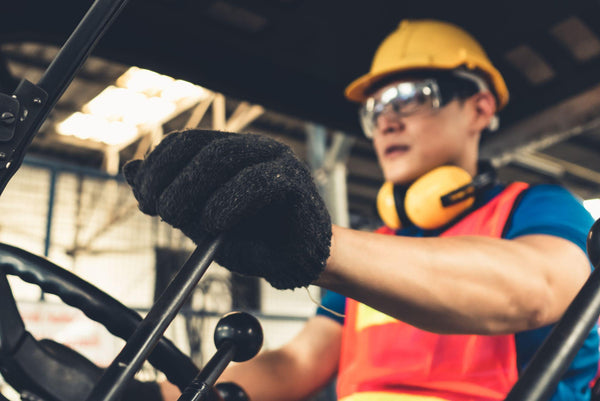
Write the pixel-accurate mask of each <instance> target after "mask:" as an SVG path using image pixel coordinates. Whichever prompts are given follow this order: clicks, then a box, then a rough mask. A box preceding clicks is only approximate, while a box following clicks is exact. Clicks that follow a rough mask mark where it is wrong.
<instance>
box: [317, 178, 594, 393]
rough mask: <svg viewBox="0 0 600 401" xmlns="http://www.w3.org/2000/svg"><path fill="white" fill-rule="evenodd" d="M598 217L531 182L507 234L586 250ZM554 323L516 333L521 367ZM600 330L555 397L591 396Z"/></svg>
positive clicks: (341, 303)
mask: <svg viewBox="0 0 600 401" xmlns="http://www.w3.org/2000/svg"><path fill="white" fill-rule="evenodd" d="M502 189H504V186H501V185H498V186H496V187H494V188H493V189H491V190H490V191H488V192H487V193H486V194H485V196H483V197H481V199H480V200H479V201H478V203H479V205H483V204H485V203H486V202H488V201H489V200H490V199H491V198H492V197H494V196H496V195H497V194H499V193H500V192H501V191H502ZM593 222H594V220H593V219H592V217H591V216H590V214H589V213H588V212H587V210H585V208H584V207H583V205H582V203H581V201H579V200H578V199H576V198H575V197H574V196H573V195H572V194H571V193H570V192H568V191H567V190H566V189H564V188H562V187H559V186H556V185H536V186H532V187H531V188H529V189H528V190H527V192H526V193H525V194H524V196H523V198H522V199H521V202H520V203H519V205H518V206H517V208H516V210H515V211H514V213H513V216H512V219H511V221H510V222H509V224H510V226H509V228H508V231H507V233H506V235H505V238H507V239H512V238H516V237H519V236H523V235H528V234H548V235H554V236H557V237H561V238H564V239H567V240H569V241H571V242H573V243H574V244H576V245H577V246H579V247H580V248H581V249H582V250H583V251H584V252H585V251H586V238H587V234H588V232H589V230H590V228H591V226H592V224H593ZM441 231H442V230H429V231H425V230H422V229H419V228H418V227H414V226H413V227H407V228H405V229H402V230H398V232H397V233H396V234H397V235H402V236H410V237H435V236H438V235H439V234H440V233H441ZM321 303H322V305H323V306H325V307H326V308H328V309H331V310H333V311H336V312H338V313H340V314H343V313H344V311H345V309H346V298H345V297H344V296H342V295H339V294H337V293H335V292H332V291H328V292H327V293H326V294H325V296H324V297H323V299H322V301H321ZM317 314H318V315H323V316H328V317H330V318H332V319H334V320H336V321H338V322H340V324H343V323H344V319H343V318H342V317H338V316H335V315H334V314H332V313H330V312H328V311H326V310H325V309H322V308H319V309H318V310H317ZM551 329H552V326H546V327H542V328H539V329H535V330H529V331H524V332H520V333H516V334H515V345H516V351H517V364H518V369H519V371H521V370H522V369H523V368H524V367H525V365H526V364H527V363H528V362H529V361H530V360H531V358H532V357H533V355H534V354H535V351H537V349H538V348H539V346H540V345H541V344H542V342H543V341H544V339H545V338H546V336H547V335H548V334H549V333H550V330H551ZM598 347H599V344H598V330H597V328H594V330H592V331H591V332H590V334H589V335H588V337H587V339H586V341H585V342H584V344H583V346H582V348H581V350H580V351H579V352H578V353H577V355H576V356H575V359H574V360H573V363H572V364H571V366H570V367H569V370H568V371H567V372H566V373H565V375H564V376H563V380H562V381H561V382H560V383H559V385H558V388H557V391H556V392H555V393H554V395H553V397H552V398H551V401H584V400H585V401H588V400H589V399H590V388H589V383H590V382H591V381H592V379H593V378H594V377H595V375H596V372H597V370H598V358H599V351H598Z"/></svg>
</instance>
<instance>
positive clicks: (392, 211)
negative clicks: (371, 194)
mask: <svg viewBox="0 0 600 401" xmlns="http://www.w3.org/2000/svg"><path fill="white" fill-rule="evenodd" d="M377 212H378V213H379V217H381V220H383V224H385V225H386V226H388V227H389V228H391V229H392V230H397V229H399V228H400V227H402V223H401V222H400V217H399V216H398V209H397V208H396V200H395V197H394V183H393V182H390V181H387V182H385V183H384V184H383V185H382V186H381V188H380V189H379V192H378V193H377Z"/></svg>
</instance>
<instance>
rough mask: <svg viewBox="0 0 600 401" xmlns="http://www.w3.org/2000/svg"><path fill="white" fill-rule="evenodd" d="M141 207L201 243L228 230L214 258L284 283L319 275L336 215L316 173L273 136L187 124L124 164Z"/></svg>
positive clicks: (294, 284)
mask: <svg viewBox="0 0 600 401" xmlns="http://www.w3.org/2000/svg"><path fill="white" fill-rule="evenodd" d="M124 174H125V178H126V179H127V182H128V183H129V185H131V187H132V189H133V193H134V195H135V197H136V199H137V200H138V203H139V208H140V210H141V211H142V212H144V213H146V214H149V215H159V216H160V217H161V218H162V219H163V220H164V221H166V222H167V223H169V224H170V225H172V226H173V227H175V228H179V229H181V230H182V231H183V232H184V233H185V234H186V235H187V236H188V237H190V238H191V239H192V240H193V241H195V242H196V243H197V242H199V241H200V240H201V239H202V238H203V237H204V236H205V235H206V234H213V235H216V234H219V233H224V240H223V242H222V244H221V246H220V247H219V249H218V251H217V254H216V257H215V260H216V261H217V263H219V264H220V265H222V266H225V267H226V268H228V269H229V270H232V271H235V272H238V273H241V274H245V275H253V276H260V277H264V278H265V279H267V280H268V281H269V282H270V283H271V285H272V286H273V287H275V288H279V289H287V288H295V287H302V286H305V285H308V284H310V283H311V282H312V281H314V280H315V279H316V278H317V277H318V276H319V274H320V273H321V271H322V270H323V268H324V267H325V262H326V260H327V258H328V256H329V246H330V241H331V221H330V218H329V214H328V213H327V209H326V207H325V204H324V202H323V200H322V199H321V197H320V196H319V194H318V193H317V190H316V187H315V185H314V184H313V181H312V178H311V175H310V172H309V171H308V169H307V168H306V166H305V165H304V164H303V163H302V162H301V161H300V160H298V159H297V158H296V157H295V156H294V154H293V152H292V150H291V149H290V148H289V147H288V146H286V145H284V144H282V143H280V142H277V141H275V140H273V139H270V138H266V137H262V136H258V135H252V134H233V133H227V132H217V131H203V130H187V131H182V132H174V133H171V134H169V135H168V136H166V137H165V138H164V139H163V141H162V142H161V143H160V144H159V145H158V146H157V147H156V149H154V150H153V151H152V152H151V153H150V154H149V155H148V156H147V157H146V159H145V160H143V161H142V160H133V161H131V162H129V163H127V164H126V165H125V167H124Z"/></svg>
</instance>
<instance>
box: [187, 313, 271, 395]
mask: <svg viewBox="0 0 600 401" xmlns="http://www.w3.org/2000/svg"><path fill="white" fill-rule="evenodd" d="M214 340H215V346H216V347H217V352H216V353H215V355H214V356H213V357H212V358H211V359H210V361H208V363H207V364H206V366H204V368H203V369H202V370H201V371H200V373H199V374H198V375H197V376H196V377H195V378H194V380H192V382H191V383H190V385H189V386H188V387H187V388H186V389H185V391H184V392H183V394H182V395H181V397H179V400H178V401H207V400H210V399H211V398H213V397H212V391H213V390H212V389H213V386H214V384H215V383H216V381H217V379H218V378H219V376H220V375H221V373H223V371H224V370H225V368H226V367H227V365H228V364H229V362H231V361H235V362H244V361H247V360H248V359H250V358H252V357H254V356H255V355H256V354H258V351H260V348H261V347H262V343H263V333H262V329H261V327H260V323H259V322H258V320H256V318H254V317H253V316H252V315H249V314H247V313H241V312H235V313H230V314H227V315H225V317H223V318H222V319H221V320H219V323H218V324H217V328H216V329H215V336H214ZM236 387H237V386H236ZM221 389H224V390H225V392H226V393H227V394H223V393H222V394H221V396H222V397H223V399H224V400H225V401H233V400H234V399H236V398H235V397H234V396H240V393H239V391H240V390H241V389H240V388H239V387H238V390H236V389H235V388H234V387H232V385H229V386H227V385H223V386H221ZM217 390H218V389H217ZM242 393H243V391H242ZM228 396H230V397H231V398H229V397H228ZM243 397H245V398H246V399H247V398H248V397H247V396H246V395H245V393H244V394H243V395H242V399H243ZM238 400H239V398H238ZM240 401H241V400H240Z"/></svg>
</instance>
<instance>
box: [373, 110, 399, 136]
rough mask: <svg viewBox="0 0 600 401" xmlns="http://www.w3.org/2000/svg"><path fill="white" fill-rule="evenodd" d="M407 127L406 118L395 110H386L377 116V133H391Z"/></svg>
mask: <svg viewBox="0 0 600 401" xmlns="http://www.w3.org/2000/svg"><path fill="white" fill-rule="evenodd" d="M405 129H406V124H405V122H404V118H403V117H401V116H400V115H398V113H395V112H393V111H386V112H384V113H381V114H380V115H379V116H378V117H377V129H376V133H381V134H389V133H393V132H401V131H404V130H405Z"/></svg>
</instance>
